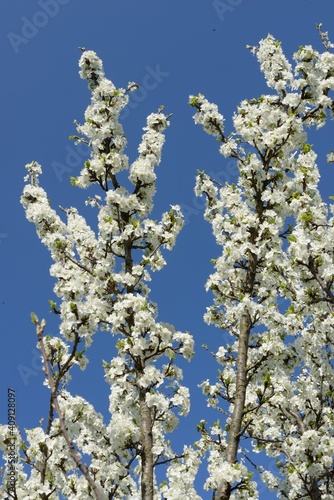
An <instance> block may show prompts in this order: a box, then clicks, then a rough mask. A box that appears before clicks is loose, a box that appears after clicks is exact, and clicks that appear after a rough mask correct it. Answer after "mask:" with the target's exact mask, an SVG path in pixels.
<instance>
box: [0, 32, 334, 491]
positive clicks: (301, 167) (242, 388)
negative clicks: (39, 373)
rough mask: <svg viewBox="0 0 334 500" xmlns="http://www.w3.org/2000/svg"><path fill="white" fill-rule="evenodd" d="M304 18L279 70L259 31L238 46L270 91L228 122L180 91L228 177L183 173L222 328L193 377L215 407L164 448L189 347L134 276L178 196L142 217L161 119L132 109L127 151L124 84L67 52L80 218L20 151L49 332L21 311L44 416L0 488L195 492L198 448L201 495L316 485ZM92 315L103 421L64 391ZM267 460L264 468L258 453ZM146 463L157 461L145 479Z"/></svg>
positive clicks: (177, 224) (311, 166) (319, 234)
mask: <svg viewBox="0 0 334 500" xmlns="http://www.w3.org/2000/svg"><path fill="white" fill-rule="evenodd" d="M318 29H319V33H320V35H321V37H322V41H323V45H324V48H325V50H324V51H323V52H321V53H319V52H318V51H316V50H315V49H313V48H312V47H310V46H305V47H300V49H299V50H298V51H297V53H296V54H295V56H294V59H295V67H294V68H292V66H291V64H290V63H289V62H288V60H287V59H286V58H285V56H284V54H283V52H282V49H281V46H280V43H279V42H277V41H276V40H275V39H274V38H273V37H272V36H270V35H269V36H268V37H267V38H266V39H264V40H262V41H261V42H260V44H259V46H258V47H249V48H250V49H251V51H252V52H253V53H254V54H255V55H256V56H257V59H258V61H259V63H260V66H261V70H262V72H263V73H264V76H265V78H266V81H267V84H268V86H269V87H270V89H271V93H270V94H269V95H263V96H261V97H259V98H258V99H252V100H246V101H243V102H242V103H241V104H240V106H239V108H238V110H237V113H236V114H235V116H234V128H235V131H234V132H232V133H230V134H227V133H226V132H225V129H224V118H223V116H222V115H221V114H220V113H219V111H218V108H217V106H216V105H215V104H211V103H210V102H208V101H207V100H206V98H205V97H204V96H203V95H201V94H200V95H198V96H191V98H190V104H191V105H192V106H193V107H194V108H195V110H196V111H195V117H194V118H195V122H196V123H198V124H201V125H203V127H204V130H205V131H206V132H208V133H209V134H212V135H213V136H215V137H216V138H217V139H218V141H219V142H220V152H221V153H222V155H223V156H224V157H226V158H234V159H235V161H236V162H237V165H238V168H239V178H238V182H237V184H229V183H226V184H225V185H221V184H220V183H219V182H217V181H216V180H215V179H212V178H211V177H209V176H208V175H206V174H205V173H204V172H200V173H199V175H198V177H197V182H196V193H197V194H198V195H199V196H201V195H204V196H206V202H207V203H206V210H205V217H206V219H207V220H208V222H209V223H210V224H211V225H212V229H213V233H214V236H215V238H216V241H217V243H218V245H220V246H221V247H222V254H221V255H220V256H219V257H218V258H217V259H216V260H214V261H213V263H214V266H215V272H214V273H213V274H212V275H211V276H210V278H209V280H208V283H207V288H208V290H211V291H212V293H213V295H214V304H213V305H212V306H211V307H209V308H208V310H207V313H206V315H205V321H206V322H207V323H211V324H214V325H216V326H217V327H218V328H220V329H221V330H223V331H224V333H223V334H222V339H223V340H222V345H221V347H220V348H219V349H218V351H217V352H215V353H211V354H212V356H213V357H214V358H215V360H216V362H217V363H218V364H219V365H220V368H219V375H218V379H217V381H216V382H215V383H213V382H210V381H209V380H206V381H204V382H203V384H202V389H203V392H204V394H205V395H206V397H207V398H208V404H209V405H210V406H212V407H213V408H215V409H217V411H218V414H219V415H220V416H221V418H220V419H218V420H217V421H216V422H215V423H214V424H213V425H210V424H209V425H208V424H207V423H206V422H205V421H204V420H201V421H200V422H199V425H198V429H199V431H200V436H201V437H200V439H199V441H198V442H197V443H196V445H195V446H193V447H191V446H187V444H185V446H184V450H183V453H182V454H180V455H177V454H176V453H175V452H174V451H173V450H172V447H171V445H170V442H169V441H168V440H167V439H166V434H167V433H169V432H171V431H173V430H174V429H175V428H176V426H177V421H178V420H177V416H176V412H178V413H180V414H182V415H186V414H187V413H188V411H189V393H188V389H187V388H186V387H184V386H182V385H181V379H182V372H181V369H180V368H179V367H178V366H177V365H176V360H177V359H180V357H183V358H185V359H188V360H189V359H190V358H191V357H192V355H193V340H192V337H191V336H190V334H188V333H181V332H179V331H176V330H175V329H174V328H173V327H172V326H171V325H169V324H165V323H161V322H159V321H158V320H157V308H156V306H155V304H153V303H152V302H151V301H150V300H149V292H150V290H149V288H148V285H147V283H148V281H149V280H150V271H156V270H159V269H161V268H162V267H163V265H164V264H165V260H164V258H163V254H162V251H163V249H171V248H172V247H173V245H174V243H175V240H176V237H177V234H178V233H179V231H180V229H181V227H182V214H181V212H180V209H179V207H178V206H172V207H171V209H170V210H169V212H167V213H165V214H163V216H162V218H161V220H160V221H159V222H157V221H154V220H152V219H150V218H149V215H150V213H151V211H152V207H153V196H154V193H155V180H156V175H155V170H154V169H155V167H156V165H158V164H159V161H160V156H161V149H162V145H163V142H164V135H163V132H164V130H165V128H166V126H167V125H168V118H169V117H168V116H165V115H164V114H163V112H162V111H163V110H162V109H159V111H158V112H157V113H154V114H152V115H150V116H149V117H148V119H147V127H146V128H145V134H144V136H143V139H142V142H141V144H140V146H139V156H138V158H137V159H136V160H135V161H134V162H133V163H131V164H130V163H129V159H128V157H127V156H126V154H125V152H124V149H125V146H126V140H125V136H124V133H123V129H122V126H121V125H120V123H119V120H118V118H119V114H120V112H121V110H122V109H123V107H124V106H125V105H126V103H127V100H128V94H129V92H131V91H133V90H135V88H136V85H135V84H134V83H130V84H129V85H128V87H127V88H126V89H116V88H115V87H114V85H113V84H112V83H111V82H110V81H109V80H107V79H106V78H105V75H104V72H103V67H102V63H101V61H100V59H99V58H98V57H97V55H96V54H95V53H94V52H92V51H86V50H83V54H82V56H81V59H80V68H81V71H80V74H81V76H82V78H84V79H86V80H87V81H88V85H89V88H90V90H91V92H92V102H91V105H90V106H89V107H88V109H87V111H86V115H85V124H84V125H79V124H77V130H78V134H79V135H78V136H74V137H73V138H74V140H76V141H77V142H79V141H83V142H86V143H87V144H88V145H89V146H90V148H91V156H90V159H89V161H87V162H86V163H85V167H84V169H83V170H82V172H81V174H80V175H79V176H78V177H77V178H73V179H72V183H73V184H74V185H75V186H77V187H79V188H87V187H91V188H92V189H94V188H98V189H99V190H100V191H99V192H100V194H99V195H97V194H95V195H94V196H93V197H90V198H88V200H87V204H88V205H90V206H91V207H92V209H94V210H96V211H97V216H98V217H97V224H96V228H93V229H91V228H90V227H89V225H88V223H87V221H86V220H85V218H84V217H82V216H81V215H79V213H78V211H77V210H76V209H75V208H68V209H63V212H64V214H65V215H66V222H65V221H64V220H63V219H62V218H61V217H60V215H58V214H57V213H56V211H55V210H53V209H52V208H51V207H50V205H49V202H48V199H47V195H46V193H45V191H44V190H43V189H42V188H41V187H40V186H39V175H40V174H41V167H40V165H39V164H38V163H36V162H32V163H31V164H29V165H27V170H28V175H27V176H26V181H27V185H26V187H25V189H24V193H23V196H22V203H23V206H24V208H25V211H26V215H27V218H28V219H29V220H30V221H32V222H34V224H35V225H36V228H37V233H38V235H39V237H40V239H41V240H42V242H43V243H44V244H45V245H46V246H47V247H48V248H49V250H50V252H51V255H52V258H53V261H54V264H53V265H52V267H51V274H52V275H53V276H54V277H55V278H56V285H55V293H56V295H57V296H58V298H59V304H57V303H56V302H53V301H52V302H51V308H52V310H53V312H55V313H56V314H57V315H58V316H59V319H60V334H59V336H54V337H49V336H46V335H45V334H44V328H45V322H44V320H42V321H40V320H39V319H38V318H37V316H36V315H35V314H32V320H33V322H34V323H35V326H36V332H37V337H38V346H39V349H40V351H41V356H42V359H43V365H44V372H45V384H46V385H47V386H48V388H49V391H50V404H49V412H48V418H47V421H46V424H45V425H44V426H43V425H42V424H41V425H40V427H37V428H34V429H30V430H27V431H26V436H24V435H23V433H20V434H19V436H18V439H17V440H16V441H15V443H16V444H15V445H17V448H18V449H17V456H19V457H20V460H19V462H18V463H17V464H16V465H15V470H16V481H15V483H14V486H12V483H10V482H8V481H6V480H4V482H3V484H2V486H1V487H0V495H1V498H12V499H20V500H21V499H36V500H37V499H42V500H46V499H50V500H54V499H61V498H68V499H78V498H80V499H86V498H95V499H124V498H129V499H138V500H139V499H142V500H153V499H154V500H158V499H160V500H183V499H189V500H193V499H195V500H196V499H200V498H201V497H200V496H199V495H198V493H196V490H195V487H194V480H195V476H196V473H197V469H198V467H199V464H200V461H201V460H205V457H207V464H208V478H207V480H206V482H205V485H204V487H205V489H206V490H208V491H210V493H208V494H210V496H211V498H213V499H215V500H216V499H220V500H227V499H229V498H231V499H232V498H233V499H248V498H259V497H261V494H260V493H259V492H260V490H261V487H262V486H261V482H260V481H258V480H257V478H260V479H261V480H262V482H263V483H264V485H266V487H268V488H269V489H270V490H272V491H274V492H276V494H277V496H278V497H279V498H290V499H305V498H310V499H314V500H315V499H324V500H330V499H332V498H333V495H334V465H333V450H334V436H333V433H334V408H333V397H334V366H333V359H332V358H333V343H334V333H333V331H334V329H333V327H334V295H333V282H334V251H333V241H334V218H333V213H334V207H333V205H332V206H330V207H329V208H328V206H327V204H326V203H325V202H324V201H323V200H322V198H321V195H320V193H319V189H318V181H319V172H318V169H317V165H316V154H315V152H314V151H313V149H312V146H311V145H310V144H309V143H308V139H307V131H306V129H307V128H310V127H313V126H315V127H316V128H319V127H322V126H323V125H325V123H326V120H327V115H328V114H329V112H331V113H333V111H334V105H333V101H332V98H331V91H332V90H333V88H334V54H333V53H332V52H331V49H332V48H333V46H332V44H331V43H330V42H329V41H328V38H327V34H326V33H323V32H322V31H321V26H318ZM328 160H329V161H333V160H334V153H330V154H329V155H328ZM125 174H127V176H126V175H125ZM126 186H127V187H126ZM129 186H130V187H129ZM101 330H105V331H107V332H110V333H111V334H112V335H114V336H115V338H116V343H115V345H116V349H117V355H116V356H115V357H114V358H113V359H111V360H110V361H108V362H105V363H104V370H105V376H106V380H107V382H108V383H109V384H110V406H109V408H110V421H109V422H107V423H106V422H105V420H104V418H103V417H102V415H101V414H99V413H98V412H97V411H96V410H95V409H94V407H93V406H92V405H91V404H90V403H88V402H87V401H85V400H84V399H83V398H82V397H79V396H73V395H72V394H71V393H70V391H69V390H68V389H67V382H68V381H69V380H70V378H71V369H72V367H73V366H74V365H79V366H80V367H81V368H82V369H85V366H86V364H87V356H86V355H87V351H88V349H89V346H90V345H91V342H92V337H93V335H95V334H98V333H97V332H98V331H101ZM229 339H230V340H229ZM0 431H1V432H0V448H1V449H2V450H4V453H5V457H6V449H7V446H8V443H9V442H10V441H11V435H10V433H9V431H8V426H1V428H0ZM17 432H19V431H17ZM256 454H258V455H256ZM263 457H264V458H263ZM271 457H272V460H276V467H275V468H274V469H273V470H269V467H268V466H266V463H267V462H268V458H271ZM257 458H258V459H257ZM159 464H160V465H164V466H165V468H166V474H165V478H166V480H165V481H163V483H162V484H158V481H157V479H156V474H155V470H156V467H157V466H158V465H159ZM7 465H8V456H7ZM254 471H256V472H257V475H256V476H254V477H253V473H254Z"/></svg>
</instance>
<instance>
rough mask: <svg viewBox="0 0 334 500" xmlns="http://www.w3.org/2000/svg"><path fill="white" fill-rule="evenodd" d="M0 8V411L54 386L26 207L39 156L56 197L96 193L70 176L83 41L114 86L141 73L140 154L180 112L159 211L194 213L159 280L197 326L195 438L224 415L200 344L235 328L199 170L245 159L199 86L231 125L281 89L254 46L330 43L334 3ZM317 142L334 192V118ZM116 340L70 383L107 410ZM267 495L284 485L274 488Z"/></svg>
mask: <svg viewBox="0 0 334 500" xmlns="http://www.w3.org/2000/svg"><path fill="white" fill-rule="evenodd" d="M51 4H52V5H51ZM0 13H1V15H0V35H1V43H0V50H1V62H2V68H3V69H2V82H1V86H2V92H1V97H0V99H1V109H2V148H1V150H2V151H1V152H2V158H1V180H2V182H1V188H0V189H1V196H0V258H1V280H0V333H1V350H0V381H1V384H0V388H1V390H0V421H1V422H3V423H5V422H6V418H7V417H6V398H7V387H14V388H15V390H16V394H17V420H18V424H19V425H20V427H21V428H23V427H31V426H35V425H38V421H39V420H40V418H41V417H43V416H45V415H46V412H47V397H48V393H47V390H46V389H45V388H44V387H43V386H42V382H43V374H42V372H41V366H40V362H39V360H38V356H37V354H38V353H37V350H36V338H35V333H34V327H33V325H32V323H31V321H30V312H31V311H35V312H36V313H37V315H38V316H39V317H45V318H46V320H47V328H46V331H47V333H50V334H52V333H55V332H56V331H57V324H56V322H55V319H54V318H53V317H52V316H51V315H50V314H49V312H48V311H49V307H48V299H53V298H54V295H53V292H52V288H53V281H52V279H51V278H50V276H49V267H50V264H51V260H50V257H49V254H48V252H47V250H46V248H45V247H43V246H42V244H41V243H40V242H39V240H38V238H37V236H36V233H35V228H34V226H33V225H32V224H30V223H29V222H28V221H26V219H25V215H24V212H23V209H22V207H21V205H20V203H19V198H20V195H21V192H22V189H23V185H24V183H23V177H24V175H25V169H24V166H25V164H26V163H29V162H31V161H32V160H36V161H38V162H39V163H41V164H42V166H43V171H44V174H43V176H42V178H41V184H42V185H43V187H44V188H45V189H46V190H47V192H48V195H49V198H50V200H51V203H52V205H53V206H54V207H57V206H58V205H62V206H65V207H68V206H77V207H78V208H79V210H81V211H82V212H83V213H85V214H86V213H87V209H85V208H84V204H83V202H84V199H85V193H83V192H81V191H80V190H78V189H77V188H73V187H71V186H70V183H69V177H70V176H71V175H72V176H73V175H77V174H78V172H79V171H80V169H81V166H82V164H83V161H84V160H85V159H86V158H87V151H85V150H84V149H83V148H82V149H80V150H76V149H75V146H74V144H73V143H72V142H70V141H69V140H68V136H69V135H71V134H74V133H75V127H74V125H73V120H74V119H77V120H78V121H79V122H81V123H82V122H83V114H84V111H85V109H86V107H87V105H88V104H89V101H90V94H89V91H88V89H87V85H86V82H84V81H83V80H81V79H80V78H79V76H78V59H79V57H80V51H79V50H78V47H79V46H81V47H82V46H83V47H86V48H87V49H91V50H94V51H96V52H97V54H98V55H99V56H100V57H101V58H102V60H103V62H104V67H105V71H106V74H107V76H108V77H109V78H110V79H111V80H112V81H113V82H114V83H115V85H116V86H123V87H124V86H126V85H127V83H128V82H129V81H135V82H137V83H138V84H139V85H140V87H141V91H139V93H138V94H137V95H136V96H135V94H132V97H131V104H130V107H129V111H128V112H125V113H124V115H123V118H122V123H123V127H124V129H125V132H126V135H127V137H128V143H129V147H128V154H129V156H130V159H134V158H135V156H136V149H137V145H138V143H139V141H140V137H141V135H142V127H143V126H144V125H145V119H146V116H147V115H148V114H149V113H150V112H152V111H156V110H157V109H158V107H159V105H161V104H163V105H164V106H165V111H166V113H173V116H172V118H171V126H170V127H169V129H168V130H167V134H166V144H165V147H164V150H163V160H162V163H161V165H160V166H159V168H158V171H157V173H158V183H157V196H156V203H155V213H156V214H157V217H158V215H159V214H161V212H162V211H164V210H168V208H169V205H170V204H176V203H178V204H180V205H181V206H182V208H183V210H184V213H185V219H186V225H185V227H184V229H183V231H182V233H181V235H180V236H179V239H178V242H177V245H176V247H175V249H174V250H173V251H172V252H171V253H167V254H166V258H167V261H168V265H167V267H166V268H165V269H164V270H162V271H160V272H159V273H156V274H155V275H153V281H152V283H151V285H152V299H153V300H154V301H156V302H157V303H158V307H159V313H160V316H159V317H160V319H161V321H166V322H169V323H173V324H174V325H175V327H176V328H178V329H180V330H189V331H190V332H191V333H192V334H193V335H194V338H195V342H196V356H195V358H194V360H193V362H192V363H191V364H190V365H188V364H187V365H185V367H184V368H185V383H186V384H188V385H190V387H191V395H192V413H191V416H190V417H188V418H187V419H183V421H181V423H180V430H179V431H178V433H177V434H176V438H177V439H176V440H177V441H179V444H180V439H181V437H182V440H184V441H185V442H187V443H191V442H194V441H195V440H196V439H197V438H198V435H197V433H196V424H197V423H198V422H199V420H200V419H201V418H206V419H208V420H210V419H216V418H217V415H216V414H215V413H214V412H212V413H210V412H208V410H207V408H206V402H205V399H204V397H203V396H202V394H201V391H200V389H198V388H197V385H198V384H199V383H200V382H201V381H202V380H204V379H206V378H209V377H211V378H212V379H213V378H214V376H215V374H216V370H217V366H216V365H215V364H214V363H213V364H212V362H211V357H210V356H209V355H208V354H207V353H206V352H205V351H204V350H203V349H202V348H201V345H202V344H204V343H206V344H208V345H209V347H210V348H212V349H215V347H216V346H217V345H219V344H220V343H222V342H224V335H223V334H222V332H220V331H219V330H216V329H215V328H213V327H211V328H209V327H208V326H206V325H205V324H204V322H203V320H202V316H203V313H204V311H205V308H206V306H208V305H210V304H211V301H212V297H211V296H210V294H207V293H206V292H205V291H204V284H205V281H206V279H207V277H208V276H209V274H210V272H212V266H211V264H210V259H211V258H215V257H216V256H217V255H218V252H219V249H218V247H216V245H215V242H214V240H213V237H212V235H211V228H210V226H209V225H208V224H207V223H206V222H204V220H203V200H201V199H196V197H195V195H194V184H195V175H196V171H197V169H200V170H203V169H205V170H206V171H207V172H208V173H210V174H211V175H213V176H215V177H217V178H219V179H220V180H222V181H225V180H228V181H233V180H235V179H236V169H235V165H234V164H233V162H231V161H228V160H225V159H224V158H223V157H222V156H221V155H219V153H218V147H217V143H216V142H215V141H214V139H213V138H212V137H209V136H207V135H206V134H204V132H203V131H202V130H201V129H200V127H198V126H197V127H196V126H195V125H194V124H193V120H192V114H193V110H192V109H191V108H190V106H188V105H187V101H188V96H189V94H197V93H199V92H201V93H203V94H205V96H206V97H207V98H208V99H209V100H210V101H213V102H215V103H217V104H218V105H219V108H220V112H221V113H223V114H224V116H225V118H226V128H227V130H230V126H231V116H232V114H233V112H234V110H235V108H236V106H237V104H238V103H239V102H240V101H241V100H242V99H244V98H252V97H256V96H259V95H261V94H262V93H265V92H267V91H269V89H267V87H266V85H265V82H264V79H263V77H262V74H261V73H260V71H259V68H258V64H257V61H256V59H255V57H254V56H252V55H251V54H250V52H249V51H248V50H247V49H246V48H245V46H246V45H247V44H249V45H255V44H257V43H258V41H259V40H260V39H261V38H264V37H265V36H266V35H267V34H268V33H271V34H272V35H273V36H274V37H275V38H277V39H278V40H281V41H282V46H283V50H284V51H285V53H286V55H287V56H289V57H291V56H292V54H293V52H294V51H295V50H297V49H298V46H299V45H303V44H312V45H314V46H315V47H317V48H319V49H320V50H321V43H320V39H319V36H318V34H317V31H316V28H315V24H316V23H319V22H322V23H323V27H324V29H325V30H328V31H329V35H330V37H331V39H332V40H334V22H333V19H334V4H333V2H332V0H321V1H320V2H319V1H317V0H313V1H312V0H293V1H290V0H275V1H270V0H252V1H251V0H221V1H220V2H219V1H211V0H141V1H139V0H118V1H111V0H99V1H96V2H93V1H89V0H81V1H80V0H52V1H51V0H49V1H47V0H40V1H35V0H29V1H28V2H27V1H26V0H10V2H1V7H0ZM310 142H311V143H312V144H314V146H315V150H316V151H317V152H318V154H319V167H320V172H321V190H322V193H323V196H324V198H325V199H326V200H328V196H329V195H333V194H334V187H332V186H333V179H334V171H333V167H332V166H331V165H327V164H326V162H325V156H326V153H328V152H329V151H330V150H331V149H334V145H333V125H332V124H330V125H329V126H328V127H326V129H324V130H320V131H319V132H317V133H316V134H314V133H312V136H311V140H310ZM225 340H226V338H225ZM112 345H113V339H111V338H109V337H107V336H106V335H105V334H99V335H97V336H96V337H95V342H94V346H93V347H92V350H91V352H92V354H91V356H90V359H91V362H90V365H89V367H88V368H87V371H86V373H84V374H82V373H78V376H79V379H78V381H77V382H74V384H73V386H72V387H73V392H77V393H79V394H82V395H83V396H85V397H87V399H88V400H89V401H91V402H92V403H93V404H94V405H95V406H96V407H97V409H98V410H99V411H101V412H102V413H105V412H106V410H107V407H108V386H107V384H105V383H104V381H103V370H102V367H101V357H103V358H104V359H107V360H108V356H109V357H110V355H112ZM108 352H110V353H111V354H110V355H109V354H108ZM203 477H204V473H202V474H201V478H203ZM199 483H200V480H199ZM198 492H199V494H200V495H202V496H203V499H209V498H210V493H205V492H203V491H202V490H201V487H200V486H199V491H198ZM260 498H261V499H263V500H267V499H268V500H269V499H271V498H275V497H273V496H272V495H270V494H269V493H267V492H265V491H263V492H261V496H260Z"/></svg>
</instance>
